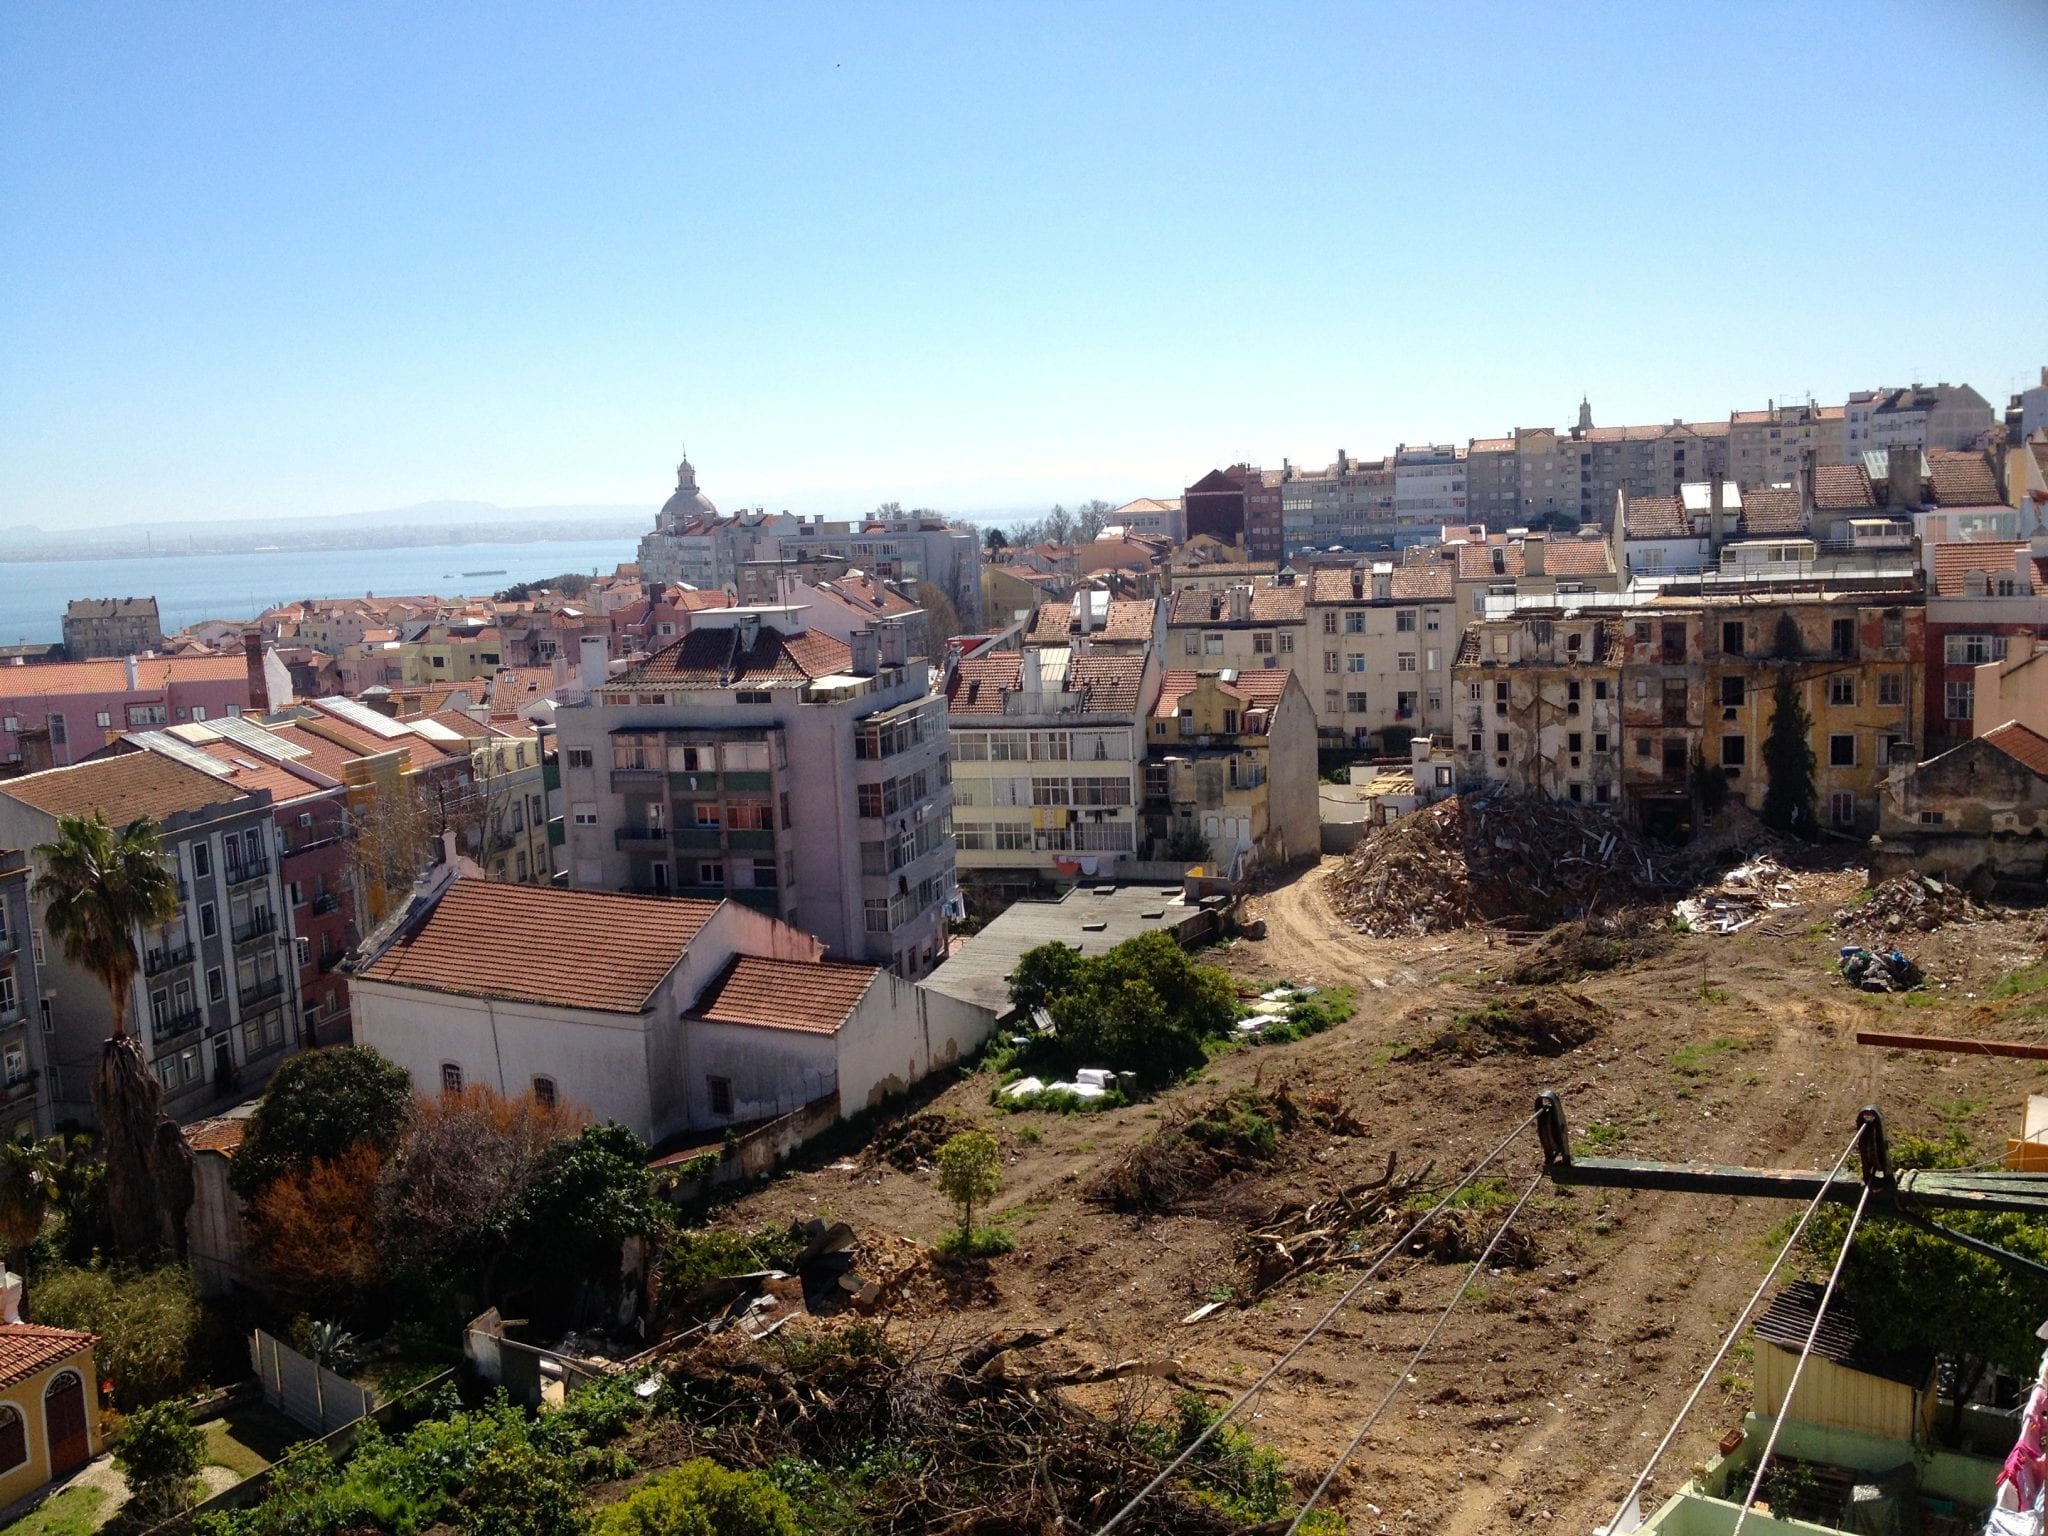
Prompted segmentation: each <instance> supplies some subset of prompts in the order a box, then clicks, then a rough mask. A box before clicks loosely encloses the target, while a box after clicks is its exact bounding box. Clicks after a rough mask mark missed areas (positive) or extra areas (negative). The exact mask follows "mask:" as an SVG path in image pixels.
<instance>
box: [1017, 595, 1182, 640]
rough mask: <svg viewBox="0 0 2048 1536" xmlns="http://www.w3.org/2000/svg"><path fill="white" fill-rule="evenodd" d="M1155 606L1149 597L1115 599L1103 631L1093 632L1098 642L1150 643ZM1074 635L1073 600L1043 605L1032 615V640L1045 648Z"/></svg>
mask: <svg viewBox="0 0 2048 1536" xmlns="http://www.w3.org/2000/svg"><path fill="white" fill-rule="evenodd" d="M1155 611H1156V608H1155V603H1154V600H1153V599H1152V598H1149V597H1133V598H1111V599H1110V602H1109V611H1108V613H1107V614H1105V615H1104V617H1103V622H1102V628H1101V629H1099V630H1096V631H1094V632H1093V638H1095V639H1097V640H1149V639H1150V638H1151V637H1152V618H1153V614H1154V612H1155ZM1073 633H1074V609H1073V604H1072V602H1071V601H1069V602H1055V603H1041V604H1040V605H1039V608H1038V611H1037V612H1036V613H1035V614H1033V615H1032V616H1031V633H1030V638H1031V639H1032V640H1033V641H1035V642H1037V643H1038V644H1041V645H1063V644H1065V643H1066V641H1067V639H1068V637H1069V636H1071V635H1072V634H1073Z"/></svg>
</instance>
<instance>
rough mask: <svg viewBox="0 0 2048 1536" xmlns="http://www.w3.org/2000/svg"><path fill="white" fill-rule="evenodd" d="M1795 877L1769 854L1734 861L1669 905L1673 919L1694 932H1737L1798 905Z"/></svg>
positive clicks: (1793, 909)
mask: <svg viewBox="0 0 2048 1536" xmlns="http://www.w3.org/2000/svg"><path fill="white" fill-rule="evenodd" d="M1799 905H1800V903H1799V899H1798V877H1797V876H1796V875H1794V874H1793V873H1792V872H1791V871H1790V870H1788V869H1786V868H1785V867H1784V866H1783V865H1782V864H1780V863H1779V862H1778V861H1777V860H1776V859H1774V858H1772V857H1771V856H1770V855H1769V854H1767V853H1763V854H1758V855H1757V856H1756V857H1755V858H1753V859H1751V860H1749V861H1748V862H1747V863H1744V864H1737V865H1736V866H1735V867H1734V868H1733V869H1730V870H1728V871H1727V872H1726V873H1724V874H1723V875H1722V876H1721V878H1720V879H1719V880H1716V881H1714V882H1713V883H1712V884H1710V885H1703V886H1701V887H1700V889H1699V890H1697V891H1695V892H1694V893H1693V894H1692V895H1690V896H1688V897H1686V898H1685V899H1684V900H1683V901H1681V902H1679V903H1678V904H1677V905H1676V906H1674V907H1673V908H1672V909H1671V916H1672V919H1673V921H1675V922H1677V923H1679V924H1680V925H1681V926H1683V927H1686V928H1690V929H1692V930H1693V931H1694V932H1696V933H1740V932H1741V931H1742V930H1743V929H1745V928H1747V927H1750V926H1751V925H1752V924H1754V923H1758V922H1762V921H1764V920H1765V919H1766V918H1768V917H1769V916H1770V915H1771V914H1772V913H1775V912H1794V911H1797V910H1798V909H1799Z"/></svg>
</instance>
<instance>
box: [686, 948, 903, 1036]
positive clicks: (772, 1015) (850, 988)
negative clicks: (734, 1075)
mask: <svg viewBox="0 0 2048 1536" xmlns="http://www.w3.org/2000/svg"><path fill="white" fill-rule="evenodd" d="M881 974H882V969H881V967H880V966H876V965H848V964H844V963H841V962H839V961H834V960H812V961H808V962H806V961H800V960H764V959H760V958H757V957H756V956H753V955H738V956H735V957H734V959H733V961H732V963H731V964H729V965H728V966H726V968H725V971H724V973H723V974H722V975H720V976H719V978H718V979H717V980H716V981H714V982H712V983H711V985H710V986H709V987H707V988H706V989H705V991H704V995H703V996H702V997H700V998H698V999H697V1005H696V1007H694V1008H692V1009H691V1010H690V1013H691V1015H692V1016H693V1017H696V1018H700V1019H707V1020H709V1021H711V1022H712V1023H715V1024H751V1025H755V1026H757V1027H759V1028H762V1029H795V1030H802V1031H803V1032H804V1033H806V1034H813V1035H830V1034H836V1033H837V1032H838V1030H839V1026H840V1025H841V1024H844V1023H845V1022H846V1019H847V1015H849V1014H851V1013H852V1012H853V1010H854V1009H855V1008H856V1007H858V1006H859V1005H860V1000H861V999H862V998H863V997H865V996H866V995H867V991H868V988H869V987H871V986H873V985H874V983H875V978H876V977H877V976H879V975H881Z"/></svg>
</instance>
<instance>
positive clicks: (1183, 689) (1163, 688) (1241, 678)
mask: <svg viewBox="0 0 2048 1536" xmlns="http://www.w3.org/2000/svg"><path fill="white" fill-rule="evenodd" d="M1205 676H1207V677H1214V678H1216V686H1217V688H1218V689H1219V690H1221V691H1222V692H1224V693H1227V694H1229V695H1230V696H1231V697H1232V698H1234V699H1241V700H1243V702H1244V707H1245V708H1246V709H1264V710H1271V709H1272V708H1273V707H1274V706H1275V705H1277V704H1278V703H1279V702H1280V695H1281V694H1283V693H1285V692H1286V691H1287V684H1288V682H1289V681H1290V680H1291V679H1292V678H1293V676H1294V674H1293V673H1292V672H1291V671H1290V670H1289V669H1287V668H1286V667H1267V668H1262V669H1260V670H1258V671H1247V672H1240V673H1238V674H1237V676H1236V677H1235V678H1233V679H1232V680H1231V681H1229V682H1227V683H1226V682H1224V681H1223V680H1222V678H1221V677H1219V676H1218V675H1217V674H1216V673H1215V672H1206V673H1205V672H1200V671H1197V670H1195V669H1194V668H1192V667H1176V668H1175V669H1174V670H1172V671H1171V672H1168V673H1167V674H1166V675H1165V676H1164V677H1163V678H1161V679H1160V683H1159V702H1158V703H1157V704H1155V705H1154V706H1153V708H1152V713H1153V714H1154V715H1155V716H1158V717H1161V718H1170V717H1171V716H1173V715H1174V714H1176V713H1177V712H1178V711H1179V709H1180V701H1181V700H1182V699H1184V698H1186V697H1187V696H1188V695H1189V694H1190V693H1192V692H1194V691H1195V689H1196V688H1197V687H1198V686H1199V685H1200V683H1201V680H1202V678H1203V677H1205ZM1272 726H1273V722H1272V720H1271V718H1270V717H1269V718H1268V719H1267V721H1266V729H1268V730H1271V729H1272Z"/></svg>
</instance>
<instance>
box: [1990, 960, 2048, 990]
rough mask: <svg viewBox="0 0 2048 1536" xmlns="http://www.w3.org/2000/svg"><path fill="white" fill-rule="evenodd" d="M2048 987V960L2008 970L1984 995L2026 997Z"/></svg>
mask: <svg viewBox="0 0 2048 1536" xmlns="http://www.w3.org/2000/svg"><path fill="white" fill-rule="evenodd" d="M2044 987H2048V960H2041V961H2036V962H2035V963H2034V964H2032V965H2023V966H2021V967H2020V968H2019V969H2018V970H2016V971H2007V972H2006V973H2005V974H2004V975H2003V976H2001V977H1999V978H1998V980H1996V981H1994V982H1993V983H1991V988H1990V990H1989V991H1987V992H1986V993H1985V994H1984V995H1985V996H1986V997H1989V998H2007V997H2026V996H2029V995H2030V994H2032V993H2035V992H2039V991H2041V990H2042V989H2043V988H2044Z"/></svg>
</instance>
